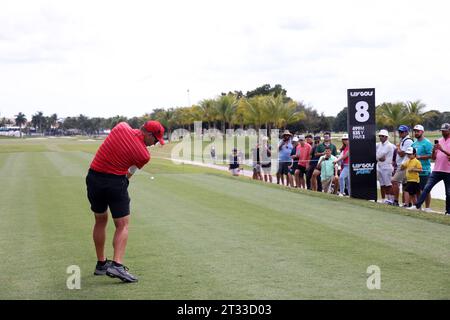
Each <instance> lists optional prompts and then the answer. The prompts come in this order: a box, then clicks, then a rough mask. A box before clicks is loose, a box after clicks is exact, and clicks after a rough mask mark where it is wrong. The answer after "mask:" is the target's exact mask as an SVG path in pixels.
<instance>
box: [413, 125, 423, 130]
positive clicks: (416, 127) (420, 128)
mask: <svg viewBox="0 0 450 320" xmlns="http://www.w3.org/2000/svg"><path fill="white" fill-rule="evenodd" d="M413 130H418V131H425V129H424V128H423V126H422V125H420V124H417V125H416V126H415V127H414V129H413Z"/></svg>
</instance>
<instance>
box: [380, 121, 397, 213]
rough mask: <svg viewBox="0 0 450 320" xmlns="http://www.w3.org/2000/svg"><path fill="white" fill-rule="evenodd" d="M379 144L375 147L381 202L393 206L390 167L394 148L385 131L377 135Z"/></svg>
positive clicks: (392, 169) (391, 169)
mask: <svg viewBox="0 0 450 320" xmlns="http://www.w3.org/2000/svg"><path fill="white" fill-rule="evenodd" d="M378 138H379V139H380V142H379V143H377V146H376V158H377V179H378V182H379V183H380V189H381V200H382V202H383V203H385V204H389V205H392V204H394V193H393V191H392V181H391V179H392V173H393V171H394V167H393V165H392V162H393V157H394V149H395V146H394V145H393V144H392V143H390V142H389V133H388V131H387V130H385V129H383V130H380V132H379V133H378Z"/></svg>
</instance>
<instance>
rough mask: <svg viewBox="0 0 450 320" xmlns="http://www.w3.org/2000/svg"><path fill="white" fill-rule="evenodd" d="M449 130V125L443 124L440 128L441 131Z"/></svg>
mask: <svg viewBox="0 0 450 320" xmlns="http://www.w3.org/2000/svg"><path fill="white" fill-rule="evenodd" d="M449 130H450V123H444V124H442V126H441V131H449Z"/></svg>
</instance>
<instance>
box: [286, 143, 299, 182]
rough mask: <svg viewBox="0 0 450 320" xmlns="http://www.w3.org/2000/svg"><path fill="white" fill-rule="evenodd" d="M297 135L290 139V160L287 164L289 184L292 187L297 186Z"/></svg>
mask: <svg viewBox="0 0 450 320" xmlns="http://www.w3.org/2000/svg"><path fill="white" fill-rule="evenodd" d="M297 146H298V137H294V138H293V139H292V150H291V159H292V162H291V163H290V165H289V175H288V177H289V185H290V186H291V187H292V188H298V186H299V185H298V183H299V182H298V152H297Z"/></svg>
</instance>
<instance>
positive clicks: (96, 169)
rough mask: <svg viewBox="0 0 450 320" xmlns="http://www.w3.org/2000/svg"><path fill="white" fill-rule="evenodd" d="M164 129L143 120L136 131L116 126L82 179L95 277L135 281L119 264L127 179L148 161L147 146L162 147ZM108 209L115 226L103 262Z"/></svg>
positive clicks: (126, 209)
mask: <svg viewBox="0 0 450 320" xmlns="http://www.w3.org/2000/svg"><path fill="white" fill-rule="evenodd" d="M163 135H164V127H163V126H162V125H161V124H160V123H159V122H158V121H147V122H146V123H145V124H144V125H143V126H142V127H141V129H140V130H138V129H132V128H131V127H130V126H129V125H128V124H127V123H126V122H121V123H119V124H117V125H116V126H115V127H114V129H112V130H111V133H110V134H109V135H108V137H107V138H106V139H105V141H103V143H102V144H101V146H100V148H99V149H98V150H97V153H96V154H95V157H94V160H92V163H91V166H90V169H89V172H88V175H87V177H86V185H87V196H88V199H89V202H90V204H91V210H92V211H93V212H94V216H95V225H94V231H93V238H94V243H95V250H96V253H97V265H96V267H95V271H94V274H95V275H105V274H106V275H108V276H110V277H112V278H119V279H120V280H122V281H124V282H136V281H137V278H136V277H135V276H133V275H132V274H130V273H129V272H128V268H127V267H125V266H124V265H123V264H122V262H123V261H122V259H123V256H124V253H125V247H126V245H127V240H128V220H129V215H130V197H129V196H128V184H129V179H130V178H131V176H132V175H133V174H134V172H135V171H136V170H137V169H138V168H139V169H141V168H142V167H143V166H144V165H145V164H146V163H147V162H149V161H150V153H149V151H148V150H147V147H148V146H152V145H154V144H156V143H157V142H159V143H160V144H161V145H163V144H164V140H163ZM108 207H109V210H110V211H111V215H112V217H113V220H114V224H115V226H116V231H115V233H114V239H113V247H114V257H113V260H112V261H111V260H108V259H106V256H105V238H106V224H107V222H108Z"/></svg>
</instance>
